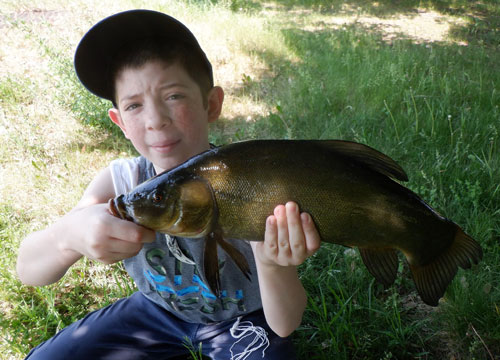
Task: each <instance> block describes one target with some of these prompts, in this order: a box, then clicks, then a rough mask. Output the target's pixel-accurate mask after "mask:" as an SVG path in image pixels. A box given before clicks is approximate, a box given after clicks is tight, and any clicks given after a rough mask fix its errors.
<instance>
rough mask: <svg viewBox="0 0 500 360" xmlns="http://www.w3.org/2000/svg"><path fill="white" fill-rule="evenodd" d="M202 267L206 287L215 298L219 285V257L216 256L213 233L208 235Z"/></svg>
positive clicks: (215, 241)
mask: <svg viewBox="0 0 500 360" xmlns="http://www.w3.org/2000/svg"><path fill="white" fill-rule="evenodd" d="M203 257H204V259H203V267H204V272H205V277H206V278H207V282H208V286H209V287H210V290H212V292H213V293H214V295H215V296H217V297H218V296H219V295H220V289H221V283H220V274H219V256H218V255H217V240H216V237H215V235H214V233H210V234H208V236H207V237H206V241H205V252H204V254H203Z"/></svg>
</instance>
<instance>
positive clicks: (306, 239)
mask: <svg viewBox="0 0 500 360" xmlns="http://www.w3.org/2000/svg"><path fill="white" fill-rule="evenodd" d="M251 245H252V248H253V251H254V253H255V257H256V259H257V260H258V261H260V262H261V263H262V264H263V265H271V266H273V265H274V266H298V265H300V264H302V263H303V262H304V261H305V260H306V259H307V258H308V257H309V256H311V255H313V254H314V253H315V252H316V250H318V248H319V246H320V237H319V234H318V231H317V230H316V226H315V225H314V222H313V221H312V219H311V216H310V215H309V214H307V213H302V214H301V213H299V207H298V205H297V204H296V203H294V202H288V203H286V205H285V206H283V205H278V206H277V207H276V208H275V209H274V215H271V216H269V217H268V218H267V221H266V232H265V238H264V242H251Z"/></svg>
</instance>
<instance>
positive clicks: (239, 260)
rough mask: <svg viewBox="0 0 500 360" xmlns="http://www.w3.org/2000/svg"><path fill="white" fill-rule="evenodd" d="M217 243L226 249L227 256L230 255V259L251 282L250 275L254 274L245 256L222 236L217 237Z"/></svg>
mask: <svg viewBox="0 0 500 360" xmlns="http://www.w3.org/2000/svg"><path fill="white" fill-rule="evenodd" d="M217 243H218V244H219V245H220V247H221V248H222V249H224V251H225V252H226V254H228V255H229V257H230V258H231V259H233V261H234V263H235V264H236V266H238V268H239V269H240V270H241V272H242V273H243V275H245V277H246V278H247V279H248V280H250V281H251V279H250V275H251V274H252V272H251V271H250V266H249V265H248V261H247V259H246V258H245V256H244V255H243V254H242V253H241V252H240V251H239V250H238V249H237V248H235V247H234V246H233V245H231V244H230V243H228V242H227V241H226V240H224V238H223V237H222V235H219V236H218V237H217Z"/></svg>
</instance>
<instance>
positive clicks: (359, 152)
mask: <svg viewBox="0 0 500 360" xmlns="http://www.w3.org/2000/svg"><path fill="white" fill-rule="evenodd" d="M320 142H321V144H322V145H323V146H324V147H326V148H328V149H330V150H331V151H334V152H336V153H338V154H341V155H344V156H346V157H348V158H350V159H352V160H353V161H356V162H358V163H361V164H363V165H365V166H367V167H369V168H370V169H372V170H373V171H376V172H379V173H381V174H384V175H386V176H388V177H390V178H394V179H397V180H400V181H408V175H406V173H405V171H404V170H403V168H402V167H401V166H399V164H398V163H397V162H395V161H394V160H393V159H391V158H390V157H389V156H387V155H385V154H383V153H381V152H380V151H378V150H375V149H373V148H371V147H369V146H367V145H364V144H360V143H356V142H352V141H344V140H320Z"/></svg>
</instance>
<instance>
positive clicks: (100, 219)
mask: <svg viewBox="0 0 500 360" xmlns="http://www.w3.org/2000/svg"><path fill="white" fill-rule="evenodd" d="M89 214H90V215H91V217H92V220H91V221H90V223H88V225H87V227H86V231H85V229H83V231H85V232H86V234H87V235H86V236H85V241H84V242H85V244H81V246H82V248H81V253H82V254H83V255H86V256H87V257H89V258H91V259H94V260H97V261H100V262H102V263H105V264H111V263H114V262H117V261H120V260H123V259H126V258H129V257H132V256H135V255H136V254H137V253H138V252H139V251H140V250H141V248H142V246H143V244H144V243H146V242H153V241H155V238H156V235H155V232H154V231H152V230H150V229H146V228H144V227H142V226H139V225H137V224H134V223H132V222H130V221H126V220H122V219H119V218H117V217H114V216H113V215H111V214H110V213H109V212H108V211H107V209H106V208H105V207H104V206H101V205H96V206H95V207H93V208H92V209H90V210H89ZM82 218H83V216H82ZM82 226H83V227H85V225H84V224H82Z"/></svg>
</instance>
